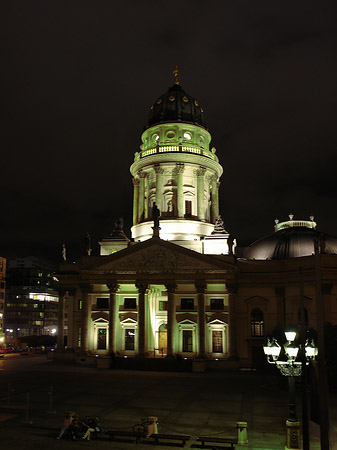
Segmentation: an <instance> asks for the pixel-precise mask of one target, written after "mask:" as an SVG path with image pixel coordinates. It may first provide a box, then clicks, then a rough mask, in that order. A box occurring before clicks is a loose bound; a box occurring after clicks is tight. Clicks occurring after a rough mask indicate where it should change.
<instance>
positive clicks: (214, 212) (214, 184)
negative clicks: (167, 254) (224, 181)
mask: <svg viewBox="0 0 337 450" xmlns="http://www.w3.org/2000/svg"><path fill="white" fill-rule="evenodd" d="M219 186H220V183H219V182H218V177H217V176H216V175H213V176H212V177H211V222H212V223H215V219H216V218H217V217H218V215H219Z"/></svg>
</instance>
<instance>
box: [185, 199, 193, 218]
mask: <svg viewBox="0 0 337 450" xmlns="http://www.w3.org/2000/svg"><path fill="white" fill-rule="evenodd" d="M185 215H186V216H191V215H192V200H185Z"/></svg>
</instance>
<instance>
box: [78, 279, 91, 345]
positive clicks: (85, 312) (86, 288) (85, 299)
mask: <svg viewBox="0 0 337 450" xmlns="http://www.w3.org/2000/svg"><path fill="white" fill-rule="evenodd" d="M80 287H81V291H82V317H81V331H82V333H81V352H82V353H86V350H87V347H88V322H89V293H90V292H92V286H91V285H90V284H82V285H81V286H80Z"/></svg>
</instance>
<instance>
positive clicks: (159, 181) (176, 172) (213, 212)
mask: <svg viewBox="0 0 337 450" xmlns="http://www.w3.org/2000/svg"><path fill="white" fill-rule="evenodd" d="M151 170H153V171H154V173H155V194H154V195H153V197H152V200H153V201H155V203H156V205H157V206H158V207H159V209H161V208H162V207H163V205H162V199H163V190H164V189H163V188H164V168H163V167H162V166H161V165H160V164H155V165H154V166H153V168H151ZM185 170H186V165H185V164H184V163H176V166H175V167H174V169H173V170H172V176H173V179H174V180H175V186H176V189H175V191H173V193H174V192H176V193H175V194H174V197H173V198H174V214H173V216H174V217H176V218H177V219H183V218H184V217H185V204H184V200H185V198H184V172H185ZM206 172H207V169H206V168H205V167H202V166H199V168H198V169H195V170H194V172H193V174H194V177H195V180H196V197H197V220H200V221H202V222H205V221H210V222H211V223H214V222H215V219H216V217H217V216H218V215H219V185H220V183H219V181H218V177H217V176H216V175H215V174H213V175H206ZM149 174H150V172H148V171H144V170H139V171H138V173H137V175H136V176H135V177H133V186H134V191H133V225H137V224H138V223H140V222H143V221H146V220H150V219H151V214H150V213H149V210H150V208H151V206H152V205H150V200H151V199H150V192H149ZM206 186H208V187H209V191H210V193H211V196H210V197H211V198H210V200H211V208H210V217H206V210H207V207H208V205H207V204H206V201H207V200H206V199H205V194H204V191H205V187H206Z"/></svg>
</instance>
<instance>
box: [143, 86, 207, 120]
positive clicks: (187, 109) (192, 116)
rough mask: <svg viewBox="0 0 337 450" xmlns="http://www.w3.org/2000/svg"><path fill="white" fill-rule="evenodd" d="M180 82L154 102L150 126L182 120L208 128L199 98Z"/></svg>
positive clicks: (151, 109)
mask: <svg viewBox="0 0 337 450" xmlns="http://www.w3.org/2000/svg"><path fill="white" fill-rule="evenodd" d="M178 83H179V82H178ZM178 83H175V84H174V85H173V86H171V87H170V88H169V89H168V91H167V92H166V93H165V94H163V95H161V96H160V97H158V98H157V100H156V101H155V102H154V103H153V105H152V106H151V108H150V115H149V123H148V126H149V127H151V126H152V125H156V124H158V123H161V122H176V121H181V122H189V123H193V124H198V125H200V126H202V127H204V128H206V129H207V125H206V121H205V119H204V111H203V109H202V107H201V106H200V104H199V102H198V100H196V99H195V98H193V97H191V96H190V95H189V94H187V93H186V92H185V91H184V89H183V88H182V87H181V86H180V85H179V84H178Z"/></svg>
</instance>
